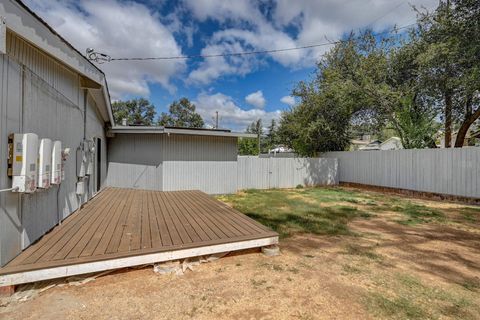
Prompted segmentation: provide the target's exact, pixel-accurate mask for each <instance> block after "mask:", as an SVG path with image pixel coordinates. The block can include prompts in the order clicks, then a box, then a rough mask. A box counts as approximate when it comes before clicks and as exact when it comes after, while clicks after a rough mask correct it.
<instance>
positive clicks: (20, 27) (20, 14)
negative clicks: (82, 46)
mask: <svg viewBox="0 0 480 320" xmlns="http://www.w3.org/2000/svg"><path fill="white" fill-rule="evenodd" d="M0 15H1V16H2V17H3V18H4V19H5V21H6V25H7V29H8V30H10V31H11V32H13V33H15V34H16V35H18V36H19V37H21V38H23V39H25V40H26V41H28V42H29V43H31V44H33V45H34V46H36V47H37V48H38V49H40V50H42V51H43V52H45V53H47V54H48V55H50V56H51V57H53V58H54V59H56V60H58V61H60V62H61V63H62V64H64V65H66V66H68V67H69V68H70V69H72V70H74V71H75V72H77V73H78V74H80V75H81V77H82V79H81V80H82V85H83V86H85V87H87V88H89V89H90V92H91V93H92V96H93V98H94V99H95V102H96V103H97V105H98V106H99V111H100V113H101V114H102V117H103V118H104V120H105V121H110V122H111V123H112V124H114V120H113V115H112V108H111V105H110V94H109V92H108V86H107V81H106V78H105V74H104V73H103V71H102V70H100V69H99V68H98V67H97V66H95V65H94V64H93V63H92V62H91V61H90V60H88V59H87V58H86V57H85V56H84V55H83V54H82V53H80V51H78V50H77V49H75V47H73V46H72V45H71V44H70V43H69V42H68V41H67V40H65V39H64V38H63V37H62V36H60V35H59V34H58V33H57V32H56V31H55V30H54V29H53V28H52V27H50V26H49V25H48V24H47V23H46V22H45V21H44V20H43V19H42V18H40V17H39V16H38V15H37V14H35V12H33V11H32V10H30V9H29V8H28V7H27V6H26V5H25V4H24V3H23V2H21V1H19V0H6V1H2V2H0ZM32 17H33V19H32Z"/></svg>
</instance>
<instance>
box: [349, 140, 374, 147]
mask: <svg viewBox="0 0 480 320" xmlns="http://www.w3.org/2000/svg"><path fill="white" fill-rule="evenodd" d="M350 143H351V144H355V145H361V146H366V145H367V144H369V143H370V141H367V140H357V139H352V140H351V141H350Z"/></svg>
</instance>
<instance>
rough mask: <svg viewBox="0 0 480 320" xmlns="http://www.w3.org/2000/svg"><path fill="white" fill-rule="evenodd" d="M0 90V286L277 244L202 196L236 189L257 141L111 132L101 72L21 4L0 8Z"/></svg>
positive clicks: (9, 0)
mask: <svg viewBox="0 0 480 320" xmlns="http://www.w3.org/2000/svg"><path fill="white" fill-rule="evenodd" d="M0 90H2V91H1V94H0V97H1V99H0V115H1V118H0V120H1V122H0V130H1V134H0V137H1V138H2V139H3V141H2V143H1V144H0V157H1V158H2V159H8V163H6V162H2V163H1V166H2V167H1V170H0V287H1V286H7V285H16V284H20V283H27V282H33V281H39V280H46V279H52V278H58V277H65V276H70V275H76V274H82V273H90V272H96V271H103V270H109V269H115V268H121V267H129V266H135V265H143V264H151V263H154V262H161V261H168V260H172V259H179V258H188V257H192V256H199V255H204V254H212V253H218V252H226V251H234V250H241V249H247V248H253V247H263V246H267V245H272V244H276V243H277V242H278V234H276V233H275V232H273V231H271V230H270V229H268V228H266V227H264V226H262V225H261V224H259V223H258V222H256V221H254V220H252V219H250V218H248V217H246V216H244V215H243V214H241V213H239V212H237V211H235V210H234V209H232V208H229V207H227V206H225V205H224V204H223V203H221V202H219V201H217V200H215V199H213V198H211V197H209V196H208V195H207V194H206V193H204V192H202V190H203V191H205V192H208V193H228V192H232V191H236V189H235V190H234V186H235V187H236V185H234V184H233V183H235V181H233V182H232V181H231V180H230V179H229V178H228V177H227V173H229V172H230V173H232V172H234V173H235V177H236V164H237V162H236V159H237V138H238V137H247V138H250V137H252V138H255V137H256V136H255V135H249V134H242V133H234V132H230V131H229V130H208V129H186V128H164V127H125V126H117V125H116V124H115V122H114V119H113V116H112V111H111V105H110V97H109V92H108V86H107V82H106V77H105V74H104V73H103V72H102V71H101V70H100V69H99V68H97V67H96V66H95V65H94V64H92V63H91V62H90V61H89V60H88V59H87V58H86V57H85V56H83V55H82V53H80V52H79V51H77V50H76V49H75V48H74V47H73V46H72V45H71V44H69V43H68V42H67V41H66V40H65V39H64V38H62V37H61V36H60V35H59V34H58V33H56V32H55V30H53V29H52V28H51V27H50V26H49V25H48V24H46V23H45V22H44V21H43V20H42V19H41V18H39V17H38V16H37V15H36V14H35V13H34V12H32V11H31V10H30V9H29V8H28V7H27V6H25V5H24V4H23V3H22V2H20V1H18V0H5V1H1V2H0ZM212 181H213V182H215V183H214V185H217V187H215V188H212V187H209V186H211V185H212V183H210V184H209V183H207V182H212ZM174 190H197V191H175V192H165V191H174ZM198 190H200V191H198ZM47 232H48V234H46V233H47ZM45 234H46V235H45Z"/></svg>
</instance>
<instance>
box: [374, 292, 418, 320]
mask: <svg viewBox="0 0 480 320" xmlns="http://www.w3.org/2000/svg"><path fill="white" fill-rule="evenodd" d="M367 306H368V309H369V311H370V312H372V313H373V314H375V315H378V316H384V317H387V318H389V319H426V318H427V314H426V313H425V311H424V310H423V309H422V308H421V307H420V306H419V305H417V304H416V303H415V302H413V301H412V300H411V299H408V298H406V297H394V298H387V297H386V296H384V295H382V294H380V293H372V294H371V295H370V296H369V297H368V298H367Z"/></svg>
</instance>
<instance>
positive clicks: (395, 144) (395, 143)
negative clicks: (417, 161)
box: [380, 137, 403, 150]
mask: <svg viewBox="0 0 480 320" xmlns="http://www.w3.org/2000/svg"><path fill="white" fill-rule="evenodd" d="M398 149H403V145H402V140H401V139H400V138H399V137H391V138H388V139H387V140H385V141H383V142H382V143H381V144H380V150H398Z"/></svg>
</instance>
